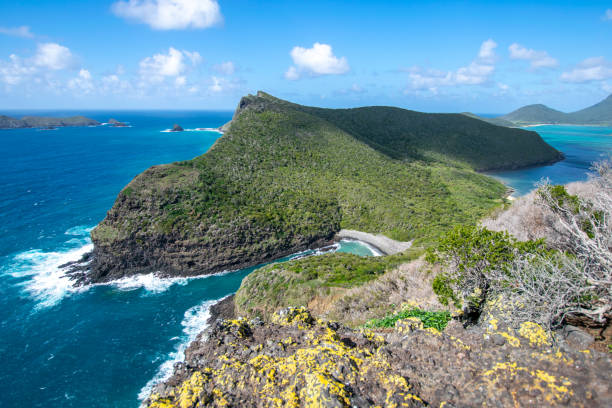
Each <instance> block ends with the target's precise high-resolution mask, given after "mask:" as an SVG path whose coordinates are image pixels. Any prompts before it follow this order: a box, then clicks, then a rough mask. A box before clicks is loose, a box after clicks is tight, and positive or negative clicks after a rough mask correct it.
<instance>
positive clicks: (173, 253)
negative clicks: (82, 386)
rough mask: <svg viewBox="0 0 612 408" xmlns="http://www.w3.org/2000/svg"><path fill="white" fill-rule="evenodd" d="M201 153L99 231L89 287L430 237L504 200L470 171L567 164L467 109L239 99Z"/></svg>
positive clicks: (532, 139) (536, 141) (137, 189)
mask: <svg viewBox="0 0 612 408" xmlns="http://www.w3.org/2000/svg"><path fill="white" fill-rule="evenodd" d="M223 129H224V130H225V133H224V134H223V136H222V137H220V138H219V139H218V140H217V142H216V143H215V144H214V145H213V147H212V148H211V149H210V150H209V151H208V152H207V153H206V154H204V155H202V156H200V157H197V158H195V159H193V160H188V161H183V162H177V163H172V164H167V165H160V166H154V167H152V168H150V169H148V170H147V171H145V172H144V173H142V174H140V175H139V176H138V177H136V178H135V179H134V180H133V181H132V182H130V183H129V184H128V185H127V186H126V187H125V188H124V189H123V190H122V191H121V193H120V194H119V196H118V197H117V200H116V202H115V204H114V205H113V207H112V208H111V209H110V210H109V212H108V214H107V215H106V218H105V219H104V220H103V221H102V222H101V223H100V224H99V225H98V226H97V227H96V228H95V229H94V230H93V231H92V233H91V237H92V240H93V243H94V253H93V261H92V263H91V265H90V269H91V270H90V271H88V272H87V273H78V274H75V275H74V277H75V278H76V279H77V280H78V281H79V282H81V283H93V282H107V281H111V280H114V279H119V278H122V277H125V276H130V275H134V274H142V273H153V272H156V271H160V273H162V274H164V275H166V276H194V275H202V274H208V273H214V272H220V271H224V270H232V269H238V268H243V267H248V266H252V265H256V264H259V263H262V262H266V261H269V260H271V259H275V258H279V257H282V256H285V255H288V254H291V253H295V252H298V251H302V250H305V249H307V248H315V247H319V246H322V245H325V244H326V243H329V242H330V241H331V240H333V238H334V236H335V234H336V233H337V232H339V231H340V230H341V229H348V230H357V231H363V232H368V233H375V234H376V233H380V234H383V235H385V236H387V237H389V238H392V239H395V240H397V241H402V242H407V241H411V240H421V241H426V240H430V239H432V238H433V237H435V236H437V235H438V234H439V233H441V232H442V231H445V230H447V229H448V228H450V226H451V225H454V224H455V223H460V222H471V221H472V222H473V221H475V220H477V219H479V218H480V217H482V216H483V215H484V214H487V213H488V212H490V211H491V210H492V209H493V208H495V207H497V206H499V205H500V203H502V201H503V198H504V196H505V192H506V187H505V186H504V185H503V184H501V183H499V182H498V181H496V180H494V179H492V178H490V177H487V176H485V175H481V174H479V173H477V172H476V170H479V171H480V170H492V169H500V168H518V167H521V166H532V165H536V164H545V163H552V162H555V161H558V160H560V159H561V158H562V157H563V156H562V154H561V153H560V152H559V151H557V150H555V149H554V148H552V147H551V146H549V145H548V144H546V143H545V142H544V141H543V140H542V138H541V137H540V136H539V135H538V134H537V133H535V132H531V131H527V130H522V129H511V128H505V127H500V126H495V125H492V124H489V123H485V122H482V121H480V120H476V119H473V118H469V117H467V116H465V115H461V114H428V113H420V112H415V111H409V110H404V109H399V108H392V107H376V106H375V107H364V108H356V109H322V108H315V107H308V106H302V105H297V104H293V103H290V102H287V101H283V100H281V99H278V98H275V97H273V96H271V95H269V94H266V93H264V92H259V93H258V94H257V95H249V96H245V97H243V98H242V99H241V101H240V103H239V106H238V108H237V110H236V112H235V114H234V116H233V119H232V121H231V122H230V124H228V125H225V126H224V127H223Z"/></svg>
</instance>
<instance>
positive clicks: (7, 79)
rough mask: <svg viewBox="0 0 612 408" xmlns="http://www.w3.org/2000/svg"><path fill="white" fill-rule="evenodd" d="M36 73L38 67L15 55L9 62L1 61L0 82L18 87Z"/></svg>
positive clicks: (12, 55) (11, 56)
mask: <svg viewBox="0 0 612 408" xmlns="http://www.w3.org/2000/svg"><path fill="white" fill-rule="evenodd" d="M34 72H36V67H34V66H32V65H31V64H27V63H26V62H24V60H23V59H22V58H20V57H19V56H17V55H15V54H11V55H10V56H9V59H8V61H0V80H1V81H2V82H4V83H5V84H7V85H17V84H18V83H20V82H21V81H22V80H24V79H25V78H26V77H29V76H30V75H32V74H34Z"/></svg>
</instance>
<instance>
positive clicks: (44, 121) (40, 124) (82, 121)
mask: <svg viewBox="0 0 612 408" xmlns="http://www.w3.org/2000/svg"><path fill="white" fill-rule="evenodd" d="M99 125H100V122H98V121H97V120H94V119H89V118H86V117H85V116H72V117H69V118H49V117H42V116H24V117H23V118H21V119H15V118H11V117H10V116H4V115H0V129H23V128H41V129H48V128H57V127H66V126H99Z"/></svg>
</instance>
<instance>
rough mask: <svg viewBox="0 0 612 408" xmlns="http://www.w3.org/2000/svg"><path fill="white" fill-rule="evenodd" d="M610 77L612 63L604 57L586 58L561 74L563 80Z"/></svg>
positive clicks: (589, 80) (596, 79) (593, 79)
mask: <svg viewBox="0 0 612 408" xmlns="http://www.w3.org/2000/svg"><path fill="white" fill-rule="evenodd" d="M608 78H612V63H610V62H609V61H606V59H605V58H604V57H594V58H587V59H585V60H584V61H582V62H581V63H580V64H578V65H576V67H575V68H574V69H572V70H571V71H568V72H564V73H562V74H561V80H562V81H565V82H578V83H580V82H591V81H603V80H606V79H608Z"/></svg>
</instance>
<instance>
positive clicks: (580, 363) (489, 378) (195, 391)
mask: <svg viewBox="0 0 612 408" xmlns="http://www.w3.org/2000/svg"><path fill="white" fill-rule="evenodd" d="M271 320H272V322H270V323H265V324H264V323H263V322H261V321H251V322H247V321H246V320H244V319H238V320H222V321H217V322H216V323H215V324H214V325H213V326H212V328H211V329H210V330H209V331H208V332H207V333H203V334H202V335H201V336H200V337H199V338H198V340H196V341H195V342H194V343H192V345H191V346H190V347H189V348H188V350H187V352H186V360H185V362H184V363H181V364H179V365H177V367H176V369H175V373H174V375H173V377H172V378H170V379H169V380H168V381H167V382H166V383H164V384H160V385H158V386H157V387H156V388H155V389H154V390H153V393H152V394H151V396H150V397H149V398H148V399H147V400H146V401H145V405H146V406H147V407H150V408H162V407H181V408H188V407H205V406H206V407H208V406H210V407H223V406H234V407H374V406H378V407H421V406H434V407H441V406H444V407H472V406H479V407H480V406H495V407H499V406H511V407H514V406H538V407H548V406H576V407H604V406H606V404H608V403H609V401H610V400H612V392H611V390H610V384H609V378H610V374H612V364H611V361H610V358H609V356H607V355H605V354H602V353H596V352H590V353H584V352H579V351H573V350H565V351H561V350H559V349H557V348H555V347H553V346H552V345H551V344H552V343H551V342H550V338H548V337H547V336H545V335H543V333H542V331H541V328H540V327H539V326H538V325H536V324H525V325H524V326H522V327H521V328H520V329H518V330H517V331H515V332H512V333H511V334H508V336H512V337H515V338H516V339H517V341H518V342H515V341H507V340H505V341H502V342H499V341H494V340H493V339H492V336H493V335H497V333H493V332H491V333H487V331H486V330H485V329H481V328H473V329H470V330H465V329H464V328H463V326H462V325H461V324H460V323H459V322H457V321H455V322H452V323H451V324H449V326H448V327H447V329H446V330H445V331H444V332H439V331H437V330H433V329H423V326H422V324H419V323H420V322H417V321H412V320H410V319H405V320H401V321H398V323H397V325H396V328H395V329H388V330H386V331H384V332H380V333H375V332H372V331H370V330H351V329H348V328H346V327H344V326H342V325H340V324H337V323H333V322H327V321H322V320H319V319H315V318H313V317H312V316H311V314H310V313H309V312H308V310H306V309H304V308H289V309H285V310H283V311H281V312H279V313H277V314H275V315H274V316H273V318H272V319H271ZM500 328H501V326H497V329H493V328H489V330H493V331H495V330H497V331H499V330H500ZM544 334H545V333H544ZM502 338H503V336H502Z"/></svg>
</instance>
